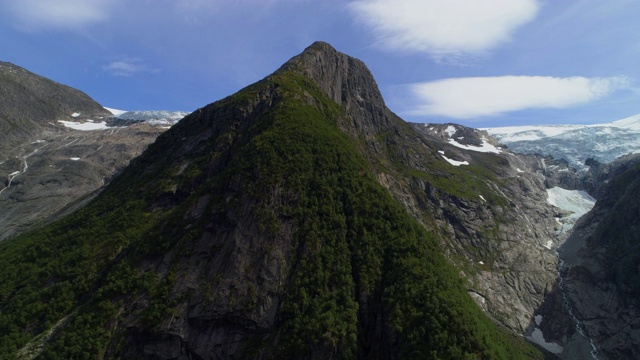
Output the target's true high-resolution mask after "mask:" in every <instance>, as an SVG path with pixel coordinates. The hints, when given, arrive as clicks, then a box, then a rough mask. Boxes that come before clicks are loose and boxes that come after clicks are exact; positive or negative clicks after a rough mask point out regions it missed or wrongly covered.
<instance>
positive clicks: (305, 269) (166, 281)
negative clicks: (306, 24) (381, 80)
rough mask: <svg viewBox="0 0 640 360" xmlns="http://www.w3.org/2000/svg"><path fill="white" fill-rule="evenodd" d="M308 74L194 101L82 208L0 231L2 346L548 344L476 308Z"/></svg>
mask: <svg viewBox="0 0 640 360" xmlns="http://www.w3.org/2000/svg"><path fill="white" fill-rule="evenodd" d="M321 46H324V45H322V44H321ZM313 51H317V46H316V47H314V46H312V47H311V48H310V49H308V50H307V51H306V52H307V53H308V52H313ZM303 70H305V71H306V70H309V71H311V72H313V71H316V70H317V69H316V68H304V69H303ZM305 71H300V69H299V68H294V67H287V66H284V67H283V68H282V69H281V70H279V71H278V72H276V73H274V74H273V75H271V76H269V77H267V78H265V79H264V80H262V81H260V82H258V83H256V84H254V85H252V86H250V87H248V88H246V89H243V90H242V91H240V92H238V93H237V94H235V95H233V96H231V97H229V98H226V99H223V100H221V101H219V102H216V103H214V104H211V105H209V106H207V107H204V108H202V109H200V110H198V111H196V112H194V113H193V114H192V115H190V116H188V117H187V118H185V119H184V120H182V121H181V122H180V123H179V124H178V125H176V126H175V127H173V128H172V129H170V130H169V131H167V132H165V133H163V134H162V135H161V136H160V137H159V138H158V140H157V141H156V143H154V144H153V145H152V146H150V147H149V148H148V150H147V151H146V152H145V153H144V154H143V155H142V156H141V157H140V158H138V159H136V160H135V161H133V162H132V164H131V166H129V168H127V170H126V171H125V172H124V173H123V174H122V175H121V176H120V177H118V178H117V179H116V180H114V181H113V183H112V184H111V185H110V186H109V187H108V189H106V190H105V191H104V192H103V193H102V194H101V195H100V196H99V197H98V198H96V200H95V201H93V202H92V203H91V204H89V205H88V206H86V207H85V208H83V209H81V210H80V211H78V212H76V213H74V214H72V215H71V216H69V217H67V218H65V219H63V220H61V221H59V222H56V223H54V224H52V225H50V226H48V227H46V228H44V229H40V230H37V231H34V232H32V233H29V234H26V235H24V236H21V237H19V238H16V239H12V240H10V241H7V242H4V243H2V244H0V266H2V268H3V272H2V274H1V275H0V309H1V313H0V323H2V324H8V326H5V327H2V328H0V353H2V354H18V355H20V356H23V355H28V354H38V353H40V356H41V358H46V359H57V358H60V359H69V358H125V359H129V358H130V359H138V358H148V359H177V358H194V359H217V358H251V359H253V358H265V359H269V358H276V357H283V358H363V359H364V358H366V359H369V358H387V359H396V358H433V359H435V358H448V359H464V358H469V359H485V358H486V359H516V358H536V357H540V354H538V353H537V352H536V351H535V350H534V349H532V348H530V347H529V346H528V345H526V344H524V343H523V342H521V340H519V339H515V338H513V337H511V336H510V335H506V334H504V333H502V332H501V331H500V330H498V329H497V328H496V326H495V325H494V324H493V323H492V322H491V321H489V320H488V319H487V318H486V316H485V315H484V314H483V313H482V311H481V310H480V309H479V308H478V307H477V306H476V305H475V303H474V302H473V301H472V299H471V298H470V297H469V296H468V294H467V293H466V291H465V289H464V288H463V286H462V282H461V280H460V279H459V277H458V274H457V271H456V270H455V269H454V268H452V267H451V266H450V265H449V264H448V263H447V261H446V260H445V258H444V257H443V255H442V254H441V253H440V250H439V248H438V246H437V241H436V239H435V238H434V236H433V235H431V234H429V233H428V232H427V231H426V229H425V228H424V227H423V226H422V225H421V224H419V223H418V222H417V221H416V220H414V219H413V218H412V217H411V216H410V215H409V214H408V213H407V211H406V210H405V208H404V207H402V206H401V205H400V204H398V203H397V202H396V201H395V200H393V198H392V197H391V196H390V194H389V193H388V191H387V190H386V189H385V188H384V187H382V186H381V185H380V184H379V183H378V181H377V180H376V177H375V174H374V172H373V171H372V165H371V159H370V158H371V154H364V153H363V150H362V146H361V144H360V143H359V142H358V141H354V139H353V137H352V136H351V135H349V134H347V132H345V131H343V129H344V124H346V123H349V122H350V121H351V120H353V115H352V114H349V113H348V112H347V111H345V108H344V106H342V105H339V103H337V102H336V101H335V96H334V95H335V93H333V95H332V93H331V92H327V89H326V88H323V86H324V85H325V84H321V83H318V82H316V81H313V77H309V76H307V74H306V73H305ZM363 124H364V123H361V125H363ZM364 125H366V124H364ZM369 125H370V126H371V127H372V128H375V127H377V126H378V127H380V128H382V129H384V128H385V124H375V123H374V122H371V123H369ZM40 351H41V352H40Z"/></svg>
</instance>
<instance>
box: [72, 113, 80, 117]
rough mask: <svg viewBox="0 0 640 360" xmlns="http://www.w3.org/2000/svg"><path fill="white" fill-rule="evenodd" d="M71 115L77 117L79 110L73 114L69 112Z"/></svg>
mask: <svg viewBox="0 0 640 360" xmlns="http://www.w3.org/2000/svg"><path fill="white" fill-rule="evenodd" d="M71 116H72V117H78V116H80V113H79V112H74V113H73V114H71Z"/></svg>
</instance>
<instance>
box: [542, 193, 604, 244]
mask: <svg viewBox="0 0 640 360" xmlns="http://www.w3.org/2000/svg"><path fill="white" fill-rule="evenodd" d="M547 202H548V203H549V204H551V205H554V206H557V207H559V208H560V209H562V210H566V211H569V212H571V215H569V216H566V217H563V218H560V219H559V221H560V222H561V223H562V224H563V225H562V229H561V231H560V232H561V233H563V232H566V231H568V230H570V229H571V228H572V227H573V224H575V222H576V221H577V220H578V219H579V218H580V217H581V216H582V215H584V214H586V213H587V212H589V210H591V208H593V205H595V203H596V199H594V198H593V197H591V195H589V194H587V193H586V192H585V191H581V190H566V189H563V188H561V187H557V186H556V187H553V188H551V189H547Z"/></svg>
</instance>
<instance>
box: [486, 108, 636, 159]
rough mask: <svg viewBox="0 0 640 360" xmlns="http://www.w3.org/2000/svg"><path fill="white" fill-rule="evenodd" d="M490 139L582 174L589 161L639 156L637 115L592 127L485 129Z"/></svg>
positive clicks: (513, 149) (557, 126)
mask: <svg viewBox="0 0 640 360" xmlns="http://www.w3.org/2000/svg"><path fill="white" fill-rule="evenodd" d="M483 130H486V131H487V132H488V133H489V134H490V135H491V136H493V137H495V138H496V139H498V141H500V142H501V143H503V144H505V145H507V146H509V148H510V149H511V150H512V151H513V152H515V153H523V154H541V155H543V156H547V155H551V156H553V157H554V158H556V159H565V160H567V161H568V162H569V165H570V166H571V167H574V168H576V169H577V170H580V171H586V170H587V166H586V165H584V162H585V160H586V159H588V158H593V159H596V160H598V161H599V162H601V163H609V162H611V161H613V160H615V159H616V158H618V157H620V156H623V155H627V154H630V153H640V115H634V116H631V117H628V118H625V119H622V120H618V121H613V122H610V123H602V124H593V125H535V126H508V127H496V128H486V129H483Z"/></svg>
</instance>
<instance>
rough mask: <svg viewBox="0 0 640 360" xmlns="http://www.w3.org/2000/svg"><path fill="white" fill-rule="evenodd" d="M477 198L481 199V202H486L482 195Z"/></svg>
mask: <svg viewBox="0 0 640 360" xmlns="http://www.w3.org/2000/svg"><path fill="white" fill-rule="evenodd" d="M478 196H480V199H482V201H484V202H487V200H485V198H484V196H482V195H478Z"/></svg>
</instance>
